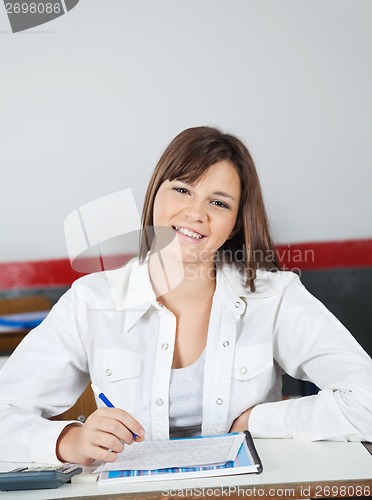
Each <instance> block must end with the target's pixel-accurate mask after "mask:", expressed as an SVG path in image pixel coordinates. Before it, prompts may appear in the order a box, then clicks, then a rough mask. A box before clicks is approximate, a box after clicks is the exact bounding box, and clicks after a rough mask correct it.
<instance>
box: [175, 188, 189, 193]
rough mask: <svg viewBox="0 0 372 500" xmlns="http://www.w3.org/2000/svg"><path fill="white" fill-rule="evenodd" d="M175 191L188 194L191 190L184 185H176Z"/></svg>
mask: <svg viewBox="0 0 372 500" xmlns="http://www.w3.org/2000/svg"><path fill="white" fill-rule="evenodd" d="M173 189H174V191H176V192H177V193H181V194H187V193H188V192H189V191H188V190H187V189H186V188H184V187H175V188H173Z"/></svg>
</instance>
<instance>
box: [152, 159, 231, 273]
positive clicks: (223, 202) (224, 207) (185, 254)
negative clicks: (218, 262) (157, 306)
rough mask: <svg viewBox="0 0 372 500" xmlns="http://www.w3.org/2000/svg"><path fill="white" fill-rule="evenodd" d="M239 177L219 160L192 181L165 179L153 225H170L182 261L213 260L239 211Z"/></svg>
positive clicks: (155, 203) (160, 190) (229, 232)
mask: <svg viewBox="0 0 372 500" xmlns="http://www.w3.org/2000/svg"><path fill="white" fill-rule="evenodd" d="M240 194H241V187H240V179H239V175H238V173H237V171H236V169H235V167H234V166H233V164H232V163H231V162H229V161H228V160H222V161H219V162H217V163H215V164H214V165H212V166H211V167H209V168H208V170H207V171H206V173H205V174H204V175H203V176H202V177H201V178H199V179H198V180H197V181H195V182H194V183H192V184H190V183H188V182H186V181H181V180H177V179H175V180H173V181H169V180H166V181H164V182H163V184H161V186H160V188H159V190H158V192H157V194H156V196H155V200H154V214H153V218H154V228H155V234H157V227H159V226H162V227H165V228H169V230H170V231H171V236H172V237H173V238H177V240H175V241H176V242H177V243H178V246H179V251H180V252H181V254H180V255H181V258H182V261H183V262H194V263H203V262H204V263H206V264H207V265H208V266H210V265H211V263H213V256H214V254H215V252H216V251H217V250H218V249H219V248H220V247H221V246H222V245H223V244H224V243H225V241H226V240H227V239H228V238H229V237H230V235H231V233H232V231H233V229H234V226H235V222H236V219H237V215H238V209H239V202H240Z"/></svg>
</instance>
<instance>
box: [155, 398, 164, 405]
mask: <svg viewBox="0 0 372 500" xmlns="http://www.w3.org/2000/svg"><path fill="white" fill-rule="evenodd" d="M163 403H164V401H163V400H162V399H157V400H156V404H157V405H158V406H163Z"/></svg>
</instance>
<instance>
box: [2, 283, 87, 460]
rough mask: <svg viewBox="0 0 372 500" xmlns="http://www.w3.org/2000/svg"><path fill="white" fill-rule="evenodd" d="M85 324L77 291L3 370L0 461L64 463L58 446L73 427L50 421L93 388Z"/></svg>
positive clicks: (55, 309) (26, 340)
mask: <svg viewBox="0 0 372 500" xmlns="http://www.w3.org/2000/svg"><path fill="white" fill-rule="evenodd" d="M85 322H86V313H85V312H84V310H83V308H82V307H81V306H80V305H79V301H78V299H77V297H76V296H75V292H74V287H73V288H72V289H71V290H69V291H68V292H67V293H66V294H65V295H64V296H63V297H62V298H61V299H60V300H59V302H58V303H57V304H56V305H55V306H54V307H53V309H52V310H51V312H50V313H49V315H48V316H47V318H46V319H45V320H44V321H43V322H42V324H41V325H40V326H38V327H37V328H35V329H34V330H33V331H31V332H30V333H29V334H28V335H27V336H26V337H25V338H24V340H23V341H22V342H21V343H20V345H19V346H18V347H17V349H16V350H15V351H14V353H13V354H12V355H11V356H10V358H9V360H8V361H7V362H6V363H5V365H4V367H3V368H2V369H1V371H0V422H1V425H0V443H1V446H0V460H2V461H7V462H9V461H21V462H32V461H35V462H36V461H37V462H45V463H59V461H58V459H57V456H56V441H57V439H58V436H59V434H60V433H61V431H62V429H63V428H64V427H66V425H68V424H70V423H71V422H70V421H63V422H62V421H51V420H48V418H49V417H52V416H55V415H58V414H60V413H63V412H64V411H65V410H67V409H68V408H70V407H71V406H72V405H73V404H74V403H75V401H76V400H77V398H78V397H79V396H80V395H81V393H82V392H83V390H84V389H85V387H86V386H87V384H88V381H89V375H88V362H87V355H86V352H85V348H84V345H83V341H82V338H81V332H82V331H87V327H86V325H85Z"/></svg>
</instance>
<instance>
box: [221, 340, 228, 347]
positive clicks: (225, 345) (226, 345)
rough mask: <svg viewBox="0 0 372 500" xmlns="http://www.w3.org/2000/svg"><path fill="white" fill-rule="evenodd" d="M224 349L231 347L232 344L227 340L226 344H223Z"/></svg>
mask: <svg viewBox="0 0 372 500" xmlns="http://www.w3.org/2000/svg"><path fill="white" fill-rule="evenodd" d="M222 345H223V346H224V347H229V345H230V342H229V341H228V340H225V342H224V343H223V344H222Z"/></svg>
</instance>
